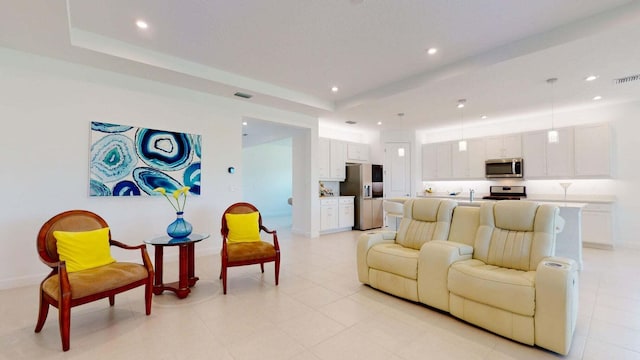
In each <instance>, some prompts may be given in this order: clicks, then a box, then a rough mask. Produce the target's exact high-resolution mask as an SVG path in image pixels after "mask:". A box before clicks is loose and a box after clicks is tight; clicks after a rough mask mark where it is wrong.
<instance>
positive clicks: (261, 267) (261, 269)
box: [260, 263, 264, 273]
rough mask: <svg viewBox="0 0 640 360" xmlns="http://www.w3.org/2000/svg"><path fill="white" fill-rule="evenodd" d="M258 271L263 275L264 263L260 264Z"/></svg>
mask: <svg viewBox="0 0 640 360" xmlns="http://www.w3.org/2000/svg"><path fill="white" fill-rule="evenodd" d="M260 271H262V272H263V273H264V263H260Z"/></svg>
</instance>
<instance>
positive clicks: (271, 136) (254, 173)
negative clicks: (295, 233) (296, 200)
mask: <svg viewBox="0 0 640 360" xmlns="http://www.w3.org/2000/svg"><path fill="white" fill-rule="evenodd" d="M307 132H309V129H305V128H300V127H296V126H290V125H286V124H280V123H276V122H271V121H266V120H260V119H254V118H243V134H242V164H243V171H242V194H243V201H247V202H250V203H252V204H254V205H255V206H256V207H257V208H258V209H259V210H260V213H261V215H262V217H263V221H264V223H265V226H267V227H268V228H270V229H276V230H279V231H290V230H291V229H292V228H295V225H294V221H295V219H294V216H293V207H294V205H293V199H292V198H293V194H294V189H295V188H297V187H300V186H304V185H303V184H300V177H298V179H296V177H295V176H294V173H298V172H299V171H300V169H296V167H298V166H297V165H296V164H297V161H296V160H294V156H293V154H294V151H295V149H294V148H295V147H296V146H300V145H299V144H300V143H301V142H300V141H296V138H297V137H299V136H302V135H304V134H306V133H307ZM301 211H305V210H304V209H302V210H301Z"/></svg>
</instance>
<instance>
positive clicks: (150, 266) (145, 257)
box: [140, 245, 154, 278]
mask: <svg viewBox="0 0 640 360" xmlns="http://www.w3.org/2000/svg"><path fill="white" fill-rule="evenodd" d="M140 252H141V253H142V263H143V264H144V267H146V268H147V272H148V273H149V276H150V277H151V278H153V273H154V270H153V263H152V262H151V259H150V258H149V253H148V252H147V247H146V246H145V245H141V246H140Z"/></svg>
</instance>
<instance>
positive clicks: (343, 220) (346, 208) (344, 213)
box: [320, 196, 355, 233]
mask: <svg viewBox="0 0 640 360" xmlns="http://www.w3.org/2000/svg"><path fill="white" fill-rule="evenodd" d="M354 215H355V204H354V197H353V196H340V197H329V198H321V199H320V232H321V233H331V232H336V231H342V230H351V228H352V227H353V225H354V219H355V218H354Z"/></svg>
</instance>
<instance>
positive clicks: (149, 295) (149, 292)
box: [144, 276, 153, 315]
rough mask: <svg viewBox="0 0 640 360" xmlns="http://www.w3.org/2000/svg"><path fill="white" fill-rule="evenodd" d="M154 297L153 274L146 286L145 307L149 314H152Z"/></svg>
mask: <svg viewBox="0 0 640 360" xmlns="http://www.w3.org/2000/svg"><path fill="white" fill-rule="evenodd" d="M152 299H153V276H150V277H149V281H147V284H146V285H145V286H144V309H145V313H146V314H147V315H151V300H152Z"/></svg>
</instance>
